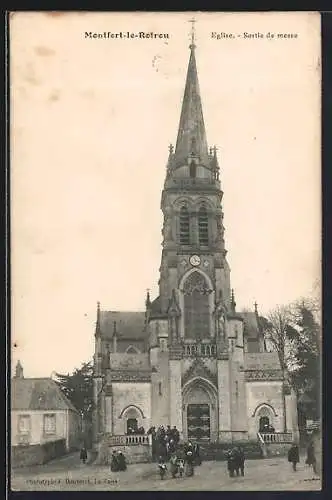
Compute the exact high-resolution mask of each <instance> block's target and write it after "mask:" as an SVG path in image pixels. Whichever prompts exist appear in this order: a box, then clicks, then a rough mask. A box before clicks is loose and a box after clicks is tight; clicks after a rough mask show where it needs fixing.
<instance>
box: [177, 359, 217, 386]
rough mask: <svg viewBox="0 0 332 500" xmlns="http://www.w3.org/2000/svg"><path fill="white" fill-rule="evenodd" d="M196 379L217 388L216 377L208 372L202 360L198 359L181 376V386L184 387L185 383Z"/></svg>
mask: <svg viewBox="0 0 332 500" xmlns="http://www.w3.org/2000/svg"><path fill="white" fill-rule="evenodd" d="M196 377H200V378H203V379H207V380H209V381H210V382H212V384H214V385H215V386H217V376H216V375H214V374H213V373H212V372H211V370H209V368H208V367H207V366H206V365H205V363H204V361H202V359H200V358H197V359H195V360H194V362H193V363H192V365H191V366H190V367H189V368H188V370H187V371H186V372H185V373H184V374H183V376H182V385H183V386H184V385H185V384H186V383H187V382H189V381H190V380H192V379H194V378H196Z"/></svg>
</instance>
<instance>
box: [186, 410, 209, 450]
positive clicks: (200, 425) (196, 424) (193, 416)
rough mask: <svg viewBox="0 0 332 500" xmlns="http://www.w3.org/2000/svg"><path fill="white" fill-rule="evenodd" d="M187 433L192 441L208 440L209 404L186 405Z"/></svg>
mask: <svg viewBox="0 0 332 500" xmlns="http://www.w3.org/2000/svg"><path fill="white" fill-rule="evenodd" d="M187 429H188V431H187V433H188V439H189V440H192V441H200V440H210V438H211V425H210V405H209V404H206V403H191V404H188V406H187Z"/></svg>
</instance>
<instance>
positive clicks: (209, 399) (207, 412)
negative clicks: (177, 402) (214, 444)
mask: <svg viewBox="0 0 332 500" xmlns="http://www.w3.org/2000/svg"><path fill="white" fill-rule="evenodd" d="M182 398H183V399H182V401H183V413H182V417H183V418H182V426H183V436H184V439H186V440H192V441H207V442H209V441H216V440H217V439H218V404H217V391H216V389H215V387H214V386H213V384H211V382H209V381H207V380H205V379H202V378H195V379H193V380H191V381H190V382H188V383H187V384H186V385H185V386H184V388H183V395H182Z"/></svg>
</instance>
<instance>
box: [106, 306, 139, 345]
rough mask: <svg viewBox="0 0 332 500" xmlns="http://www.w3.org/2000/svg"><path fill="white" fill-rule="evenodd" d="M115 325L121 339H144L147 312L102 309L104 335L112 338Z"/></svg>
mask: <svg viewBox="0 0 332 500" xmlns="http://www.w3.org/2000/svg"><path fill="white" fill-rule="evenodd" d="M114 322H115V325H114ZM114 326H115V329H116V334H117V337H118V338H119V339H122V338H123V339H137V340H138V339H144V338H145V336H146V335H145V313H144V311H100V329H101V333H102V336H103V337H106V338H112V337H113V334H114Z"/></svg>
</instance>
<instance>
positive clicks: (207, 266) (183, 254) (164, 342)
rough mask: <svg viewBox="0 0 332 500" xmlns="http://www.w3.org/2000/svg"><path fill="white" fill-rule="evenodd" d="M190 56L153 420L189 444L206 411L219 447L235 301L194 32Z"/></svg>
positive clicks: (158, 329)
mask: <svg viewBox="0 0 332 500" xmlns="http://www.w3.org/2000/svg"><path fill="white" fill-rule="evenodd" d="M189 48H190V56H189V64H188V69H187V76H186V83H185V89H184V95H183V101H182V109H181V115H180V122H179V127H178V132H177V140H176V145H175V147H174V146H173V145H172V144H171V145H170V146H169V155H168V161H167V166H166V177H165V182H164V187H163V191H162V196H161V210H162V212H163V219H164V220H163V228H162V236H163V240H162V255H161V265H160V279H159V296H158V297H157V298H156V299H155V300H154V301H152V302H149V304H148V306H147V316H146V318H147V325H148V329H149V332H150V333H149V339H150V341H149V346H150V362H151V365H152V369H153V377H152V379H151V380H152V415H153V417H152V419H153V421H154V422H159V423H163V424H164V423H165V424H170V425H172V426H173V425H176V426H177V428H178V429H179V431H180V433H182V435H183V436H187V437H188V436H189V435H190V432H192V430H191V427H192V426H190V425H189V424H188V422H189V421H191V420H190V419H191V418H192V415H191V413H190V412H192V411H193V412H195V411H196V410H197V408H198V407H199V411H207V408H209V410H208V414H207V415H205V416H204V418H207V419H208V421H209V422H210V423H209V425H205V424H202V428H201V429H202V432H206V436H205V437H206V438H208V439H212V440H217V439H218V432H219V430H218V429H220V428H223V429H227V432H229V430H230V428H231V421H230V404H231V403H230V396H229V387H230V383H231V382H230V376H229V374H230V364H229V359H230V357H233V354H232V352H233V351H232V350H231V349H235V350H237V349H238V347H239V346H238V345H237V344H236V345H235V342H236V341H235V340H234V339H236V338H237V334H236V335H235V336H232V333H231V332H232V328H233V326H231V324H230V322H231V321H232V317H233V316H234V315H235V301H234V297H233V296H232V293H231V289H230V270H229V266H228V263H227V260H226V253H227V252H226V249H225V241H224V224H223V209H222V199H223V192H222V189H221V182H220V167H219V162H218V157H217V148H216V147H215V146H214V147H210V148H209V147H208V143H207V138H206V130H205V123H204V118H203V109H202V101H201V95H200V89H199V83H198V72H197V65H196V45H195V37H194V32H193V33H192V38H191V44H190V46H189ZM239 328H240V327H239ZM231 339H232V340H231ZM242 351H243V349H242ZM234 352H235V351H234ZM242 355H243V352H242ZM195 381H196V382H195ZM195 384H196V385H195ZM199 394H201V396H199ZM195 398H196V403H195ZM220 398H221V399H220ZM221 401H222V403H221ZM221 404H222V405H223V407H222V409H221V408H219V405H221ZM197 405H198V406H197ZM204 405H205V406H204ZM195 408H196V410H195ZM223 419H224V420H223ZM204 429H208V430H207V431H205V430H204Z"/></svg>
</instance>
